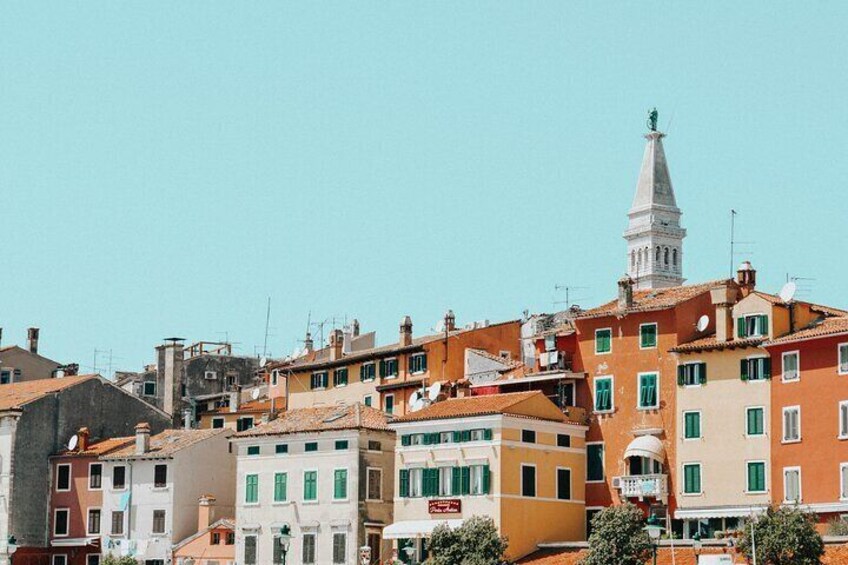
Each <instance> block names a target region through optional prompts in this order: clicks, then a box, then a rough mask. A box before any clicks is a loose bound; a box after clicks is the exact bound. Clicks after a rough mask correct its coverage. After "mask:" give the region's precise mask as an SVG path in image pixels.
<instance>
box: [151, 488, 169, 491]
mask: <svg viewBox="0 0 848 565" xmlns="http://www.w3.org/2000/svg"><path fill="white" fill-rule="evenodd" d="M170 488H171V487H150V490H152V491H153V492H165V491H167V490H170Z"/></svg>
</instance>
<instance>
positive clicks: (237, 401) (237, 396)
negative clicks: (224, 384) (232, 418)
mask: <svg viewBox="0 0 848 565" xmlns="http://www.w3.org/2000/svg"><path fill="white" fill-rule="evenodd" d="M240 406H241V387H240V386H238V385H236V386H235V387H233V390H231V391H230V412H238V410H239V407H240Z"/></svg>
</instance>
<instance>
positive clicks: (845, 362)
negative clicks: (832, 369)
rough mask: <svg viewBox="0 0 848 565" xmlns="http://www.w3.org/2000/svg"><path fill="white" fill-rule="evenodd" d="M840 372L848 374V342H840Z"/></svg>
mask: <svg viewBox="0 0 848 565" xmlns="http://www.w3.org/2000/svg"><path fill="white" fill-rule="evenodd" d="M838 351H839V353H838V357H839V374H840V375H846V374H848V343H840V344H839V348H838Z"/></svg>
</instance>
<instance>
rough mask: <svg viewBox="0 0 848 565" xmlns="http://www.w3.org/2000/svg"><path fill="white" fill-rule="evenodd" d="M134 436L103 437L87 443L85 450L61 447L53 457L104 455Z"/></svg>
mask: <svg viewBox="0 0 848 565" xmlns="http://www.w3.org/2000/svg"><path fill="white" fill-rule="evenodd" d="M134 441H135V437H113V438H109V439H104V440H101V441H95V442H91V443H89V444H88V449H86V450H85V451H80V450H78V449H77V450H74V451H69V450H67V449H63V450H62V451H60V452H59V453H57V454H56V455H54V457H99V456H101V455H106V454H107V453H110V452H112V451H115V450H116V449H119V448H121V447H124V446H125V445H127V444H129V443H131V442H134Z"/></svg>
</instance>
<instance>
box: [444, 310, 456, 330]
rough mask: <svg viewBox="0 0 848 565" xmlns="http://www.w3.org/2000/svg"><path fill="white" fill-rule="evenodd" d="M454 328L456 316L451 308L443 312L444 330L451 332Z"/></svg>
mask: <svg viewBox="0 0 848 565" xmlns="http://www.w3.org/2000/svg"><path fill="white" fill-rule="evenodd" d="M455 329H456V316H455V315H454V313H453V310H448V311H447V312H445V331H448V332H452V331H454V330H455Z"/></svg>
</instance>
